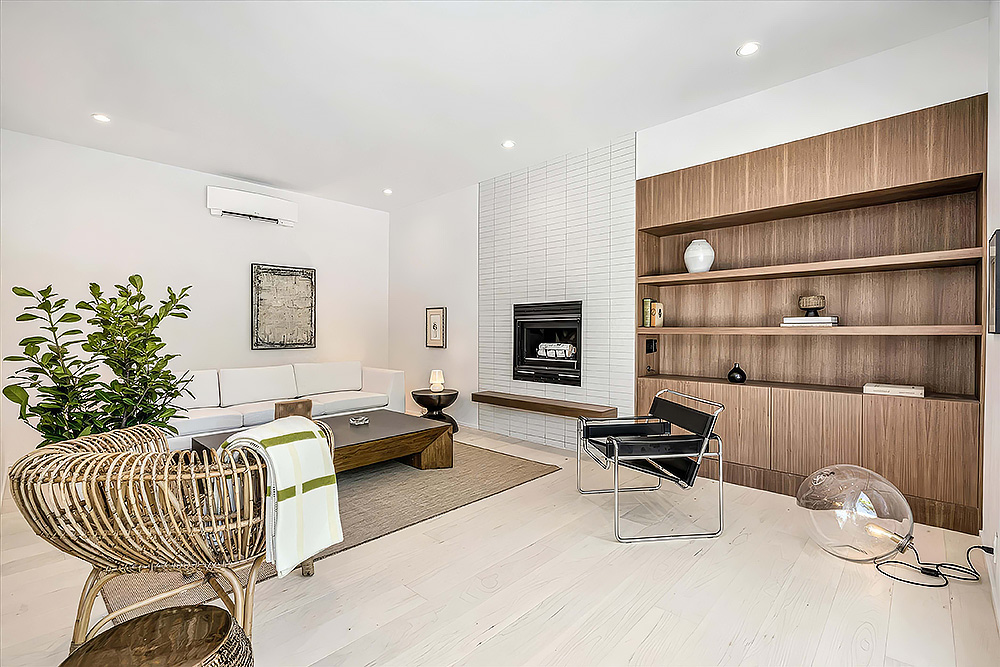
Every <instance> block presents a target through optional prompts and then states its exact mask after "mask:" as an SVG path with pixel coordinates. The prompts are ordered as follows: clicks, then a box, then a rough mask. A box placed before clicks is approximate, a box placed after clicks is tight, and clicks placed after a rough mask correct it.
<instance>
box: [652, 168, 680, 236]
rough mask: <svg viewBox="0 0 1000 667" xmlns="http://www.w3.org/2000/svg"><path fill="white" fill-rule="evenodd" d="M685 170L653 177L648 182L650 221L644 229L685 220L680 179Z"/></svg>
mask: <svg viewBox="0 0 1000 667" xmlns="http://www.w3.org/2000/svg"><path fill="white" fill-rule="evenodd" d="M684 171H685V170H681V171H674V172H670V173H669V174H661V175H659V176H653V177H652V178H651V179H646V180H650V181H651V183H652V187H651V188H650V192H649V196H650V212H651V216H652V217H651V220H650V222H649V224H648V225H644V227H652V226H656V225H666V224H669V223H671V222H677V221H678V220H683V219H684V218H685V209H684V203H683V198H682V196H681V178H682V175H683V173H684Z"/></svg>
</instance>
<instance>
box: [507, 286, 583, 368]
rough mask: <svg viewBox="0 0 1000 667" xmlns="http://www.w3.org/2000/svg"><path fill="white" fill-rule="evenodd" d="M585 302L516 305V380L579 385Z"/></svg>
mask: <svg viewBox="0 0 1000 667" xmlns="http://www.w3.org/2000/svg"><path fill="white" fill-rule="evenodd" d="M582 322H583V302H582V301H561V302H558V303H520V304H514V379H515V380H527V381H528V382H549V383H551V384H567V385H572V386H574V387H579V386H580V377H581V375H580V362H581V360H582V354H581V348H580V343H581V338H582V337H581V336H580V329H581V325H582Z"/></svg>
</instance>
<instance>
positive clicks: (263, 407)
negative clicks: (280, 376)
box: [231, 401, 274, 426]
mask: <svg viewBox="0 0 1000 667" xmlns="http://www.w3.org/2000/svg"><path fill="white" fill-rule="evenodd" d="M231 409H232V410H236V411H237V412H239V413H240V414H241V415H242V416H243V426H257V425H258V424H266V423H267V422H271V421H274V401H258V402H256V403H243V404H242V405H234V406H233V407H232V408H231Z"/></svg>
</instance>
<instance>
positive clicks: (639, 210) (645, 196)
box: [635, 178, 656, 275]
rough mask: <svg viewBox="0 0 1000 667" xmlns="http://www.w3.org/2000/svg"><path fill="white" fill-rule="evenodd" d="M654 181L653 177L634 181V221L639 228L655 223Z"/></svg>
mask: <svg viewBox="0 0 1000 667" xmlns="http://www.w3.org/2000/svg"><path fill="white" fill-rule="evenodd" d="M655 183H656V179H654V178H644V179H642V180H640V181H636V182H635V223H636V226H637V227H638V228H639V229H645V228H647V227H652V226H653V225H655V224H656V221H655V219H654V212H653V188H654V187H655V185H654V184H655ZM639 275H642V274H641V273H640V274H639Z"/></svg>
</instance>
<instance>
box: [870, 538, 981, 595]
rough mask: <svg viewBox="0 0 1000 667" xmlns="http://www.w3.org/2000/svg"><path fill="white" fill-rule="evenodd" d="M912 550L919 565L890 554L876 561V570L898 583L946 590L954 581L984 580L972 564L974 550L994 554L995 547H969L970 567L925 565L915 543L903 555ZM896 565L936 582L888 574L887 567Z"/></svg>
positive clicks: (904, 550)
mask: <svg viewBox="0 0 1000 667" xmlns="http://www.w3.org/2000/svg"><path fill="white" fill-rule="evenodd" d="M907 549H908V550H910V551H912V552H913V555H914V557H915V558H916V560H917V564H916V565H914V564H912V563H907V562H906V561H902V560H898V559H894V558H892V556H894V555H895V554H890V555H889V556H886V557H885V558H884V559H882V560H876V561H875V569H876V570H878V571H879V572H881V573H882V574H884V575H885V576H887V577H889V578H890V579H895V580H896V581H901V582H903V583H904V584H913V585H914V586H924V587H925V588H944V587H945V586H947V585H948V582H949V581H951V580H952V579H954V580H955V581H979V580H980V579H982V575H980V574H979V570H977V569H976V566H975V565H973V564H972V550H973V549H981V550H982V551H983V553H987V554H992V553H993V547H988V546H985V545H983V544H977V545H975V546H971V547H969V550H968V551H966V552H965V560H966V561H968V563H969V567H966V566H964V565H959V564H957V563H947V562H945V563H924V562H923V561H921V560H920V554H919V553H918V552H917V550H916V548H915V547H914V546H913V542H910V543H909V544H908V545H907V546H906V549H903V551H902V553H906V551H907ZM887 565H895V566H897V567H908V568H910V569H911V570H914V571H916V572H919V573H920V574H923V575H926V576H928V577H933V578H934V579H935V581H933V582H925V581H914V580H913V579H906V578H904V577H898V576H896V575H895V574H891V573H890V572H887V571H886V569H885V566H887Z"/></svg>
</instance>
